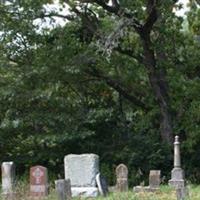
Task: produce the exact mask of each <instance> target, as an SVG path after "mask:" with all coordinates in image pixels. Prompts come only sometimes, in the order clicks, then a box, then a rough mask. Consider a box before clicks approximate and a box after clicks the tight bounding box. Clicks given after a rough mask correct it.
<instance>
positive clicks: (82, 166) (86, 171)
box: [64, 154, 99, 197]
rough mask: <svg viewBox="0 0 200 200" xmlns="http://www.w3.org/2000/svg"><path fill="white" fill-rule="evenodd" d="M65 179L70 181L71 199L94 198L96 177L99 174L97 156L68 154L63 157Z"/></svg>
mask: <svg viewBox="0 0 200 200" xmlns="http://www.w3.org/2000/svg"><path fill="white" fill-rule="evenodd" d="M64 163H65V179H70V181H71V186H72V187H71V191H72V197H75V196H81V197H96V196H97V195H98V188H97V187H96V175H97V174H98V173H99V156H98V155H96V154H80V155H75V154H70V155H67V156H65V158H64Z"/></svg>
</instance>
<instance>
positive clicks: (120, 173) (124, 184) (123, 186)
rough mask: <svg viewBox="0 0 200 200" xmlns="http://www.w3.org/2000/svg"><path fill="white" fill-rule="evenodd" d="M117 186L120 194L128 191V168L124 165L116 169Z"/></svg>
mask: <svg viewBox="0 0 200 200" xmlns="http://www.w3.org/2000/svg"><path fill="white" fill-rule="evenodd" d="M116 177H117V185H116V189H117V191H118V192H126V191H128V168H127V167H126V165H124V164H120V165H118V166H117V168H116Z"/></svg>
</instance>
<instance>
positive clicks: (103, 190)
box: [96, 173, 108, 196]
mask: <svg viewBox="0 0 200 200" xmlns="http://www.w3.org/2000/svg"><path fill="white" fill-rule="evenodd" d="M96 182H97V186H98V189H99V193H100V194H101V195H102V196H106V195H107V194H108V184H107V181H106V179H105V177H104V176H102V175H101V174H100V173H98V174H97V176H96Z"/></svg>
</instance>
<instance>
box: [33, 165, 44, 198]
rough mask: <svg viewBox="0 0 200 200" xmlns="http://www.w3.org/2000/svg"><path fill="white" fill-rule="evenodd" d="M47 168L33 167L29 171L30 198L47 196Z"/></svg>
mask: <svg viewBox="0 0 200 200" xmlns="http://www.w3.org/2000/svg"><path fill="white" fill-rule="evenodd" d="M47 176H48V175H47V168H46V167H42V166H34V167H31V169H30V196H31V197H36V198H40V197H44V196H47V195H48V177H47Z"/></svg>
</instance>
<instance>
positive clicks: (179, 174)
mask: <svg viewBox="0 0 200 200" xmlns="http://www.w3.org/2000/svg"><path fill="white" fill-rule="evenodd" d="M168 183H169V185H171V186H172V187H174V188H175V189H176V191H177V198H179V197H181V200H182V199H184V198H185V196H186V192H185V191H186V190H185V188H186V187H185V175H184V170H183V169H182V168H181V156H180V142H179V137H178V136H176V137H175V142H174V168H173V170H172V171H171V179H170V180H169V182H168Z"/></svg>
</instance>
